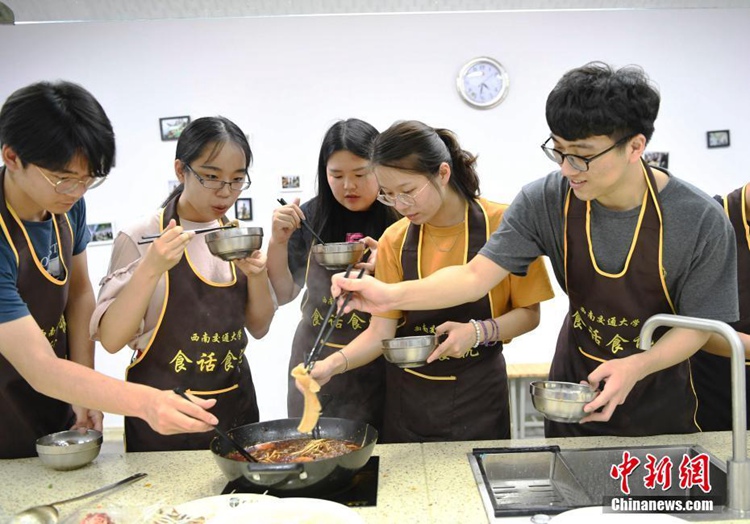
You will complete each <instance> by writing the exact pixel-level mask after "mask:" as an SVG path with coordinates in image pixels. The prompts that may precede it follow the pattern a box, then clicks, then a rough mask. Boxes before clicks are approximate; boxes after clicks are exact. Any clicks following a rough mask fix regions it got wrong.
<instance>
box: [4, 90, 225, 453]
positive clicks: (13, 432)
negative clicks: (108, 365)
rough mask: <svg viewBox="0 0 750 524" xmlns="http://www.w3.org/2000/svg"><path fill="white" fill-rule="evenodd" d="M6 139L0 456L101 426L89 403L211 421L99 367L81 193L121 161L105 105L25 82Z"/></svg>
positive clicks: (161, 421) (165, 426) (9, 107)
mask: <svg viewBox="0 0 750 524" xmlns="http://www.w3.org/2000/svg"><path fill="white" fill-rule="evenodd" d="M0 146H1V147H2V163H3V164H4V165H3V167H0V458H21V457H31V456H35V455H36V450H35V441H36V439H37V438H39V437H41V436H44V435H46V434H48V433H52V432H57V431H62V430H66V429H69V428H71V427H73V428H95V429H98V430H101V429H102V413H101V411H95V410H94V409H88V408H95V409H101V410H104V411H111V412H114V413H121V414H125V415H132V416H138V417H143V418H144V419H145V420H147V421H148V422H149V424H151V425H152V426H153V427H154V428H155V429H157V430H158V431H162V432H165V433H175V432H185V431H208V430H209V429H211V428H210V426H209V425H208V424H209V423H215V422H216V419H215V418H214V417H213V416H212V415H211V414H209V413H207V412H206V411H204V410H203V409H202V408H201V407H199V406H197V405H193V404H191V403H190V402H187V401H186V400H184V399H181V398H179V397H178V396H177V395H175V394H174V393H172V392H162V391H158V390H156V389H153V388H145V387H142V386H134V385H131V384H126V383H125V382H122V381H120V380H115V379H113V378H110V377H107V376H105V375H102V374H100V373H96V372H95V371H93V369H91V368H93V367H94V344H93V342H92V341H91V340H90V339H89V336H88V322H89V319H90V317H91V313H92V311H93V309H94V293H93V290H92V288H91V282H90V281H89V276H88V267H87V261H86V244H87V243H88V241H89V239H90V234H89V232H88V230H87V228H86V205H85V203H84V200H83V195H84V193H85V192H86V191H87V190H88V189H92V188H94V187H96V186H98V185H99V184H101V183H102V182H104V180H105V178H106V176H107V175H108V173H109V171H110V168H111V167H112V164H113V161H114V154H115V142H114V133H113V131H112V126H111V124H110V122H109V119H108V118H107V116H106V114H105V113H104V110H103V109H102V107H101V106H100V105H99V103H98V102H97V101H96V100H95V99H94V97H93V96H92V95H91V94H90V93H89V92H87V91H86V90H84V89H83V88H82V87H80V86H78V85H75V84H71V83H68V82H58V83H54V84H52V83H46V82H42V83H37V84H33V85H30V86H28V87H25V88H22V89H19V90H18V91H16V92H15V93H13V94H12V95H11V96H10V97H9V98H8V100H7V101H6V102H5V104H4V105H3V107H2V109H0ZM56 399H61V400H56ZM68 402H70V404H68ZM198 402H199V404H200V406H202V407H204V408H205V407H210V406H212V405H213V403H212V402H204V401H200V400H198ZM71 404H72V407H71ZM83 406H88V408H86V407H83Z"/></svg>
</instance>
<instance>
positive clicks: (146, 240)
mask: <svg viewBox="0 0 750 524" xmlns="http://www.w3.org/2000/svg"><path fill="white" fill-rule="evenodd" d="M234 227H237V226H236V225H235V224H228V225H226V226H215V227H204V228H203V229H186V230H185V232H188V231H192V232H193V233H195V234H196V235H199V234H201V233H210V232H211V231H219V230H220V229H232V228H234ZM163 234H164V232H162V233H159V234H158V235H143V236H142V237H141V239H140V240H139V241H138V245H143V244H150V243H151V242H153V241H154V240H156V239H157V238H159V237H160V236H162V235H163Z"/></svg>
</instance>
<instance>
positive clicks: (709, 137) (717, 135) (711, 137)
mask: <svg viewBox="0 0 750 524" xmlns="http://www.w3.org/2000/svg"><path fill="white" fill-rule="evenodd" d="M706 145H707V146H708V147H709V148H713V147H729V129H722V130H721V131H709V132H707V133H706Z"/></svg>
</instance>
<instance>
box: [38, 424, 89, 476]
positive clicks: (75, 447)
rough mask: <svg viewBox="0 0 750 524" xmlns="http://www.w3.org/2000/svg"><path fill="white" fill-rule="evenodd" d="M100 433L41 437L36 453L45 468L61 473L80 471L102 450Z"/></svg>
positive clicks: (69, 433) (60, 433) (73, 433)
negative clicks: (79, 469) (72, 470)
mask: <svg viewBox="0 0 750 524" xmlns="http://www.w3.org/2000/svg"><path fill="white" fill-rule="evenodd" d="M102 440H103V439H102V434H101V432H100V431H96V430H93V429H89V430H87V431H86V433H81V432H79V431H78V430H73V429H72V430H69V431H60V432H58V433H50V434H49V435H45V436H43V437H40V438H38V439H37V441H36V452H37V454H38V455H39V458H40V459H41V461H42V464H44V465H45V466H47V467H49V468H52V469H57V470H61V471H68V470H71V469H78V468H80V467H82V466H85V465H86V464H88V463H89V462H91V461H92V460H94V459H95V458H96V457H97V456H98V455H99V451H100V450H101V448H102Z"/></svg>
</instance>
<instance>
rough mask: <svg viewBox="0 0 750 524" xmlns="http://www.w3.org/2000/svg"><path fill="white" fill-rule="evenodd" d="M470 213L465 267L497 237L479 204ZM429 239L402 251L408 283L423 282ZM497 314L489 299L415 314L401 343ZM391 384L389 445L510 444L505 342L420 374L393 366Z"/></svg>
mask: <svg viewBox="0 0 750 524" xmlns="http://www.w3.org/2000/svg"><path fill="white" fill-rule="evenodd" d="M466 209H467V211H466V215H467V216H466V219H465V220H464V224H465V227H466V231H465V238H467V239H468V241H467V242H466V244H467V245H465V246H464V263H467V262H468V261H469V260H471V259H472V258H474V257H475V256H476V254H477V253H478V252H479V250H480V249H481V248H482V246H484V244H485V243H486V242H487V239H488V237H489V234H490V228H489V220H488V217H487V216H486V213H485V211H484V209H482V207H481V206H480V205H479V204H478V203H477V202H474V201H472V202H471V203H470V205H467V208H466ZM424 234H425V233H424V230H423V228H422V227H421V226H417V225H415V224H411V225H410V226H409V228H408V229H407V232H406V238H405V239H404V244H403V247H402V251H401V265H402V267H403V270H404V280H416V279H419V278H423V275H422V274H421V273H422V272H421V268H420V267H419V260H420V259H421V245H422V238H423V235H424ZM492 315H493V313H492V304H491V298H490V296H489V295H485V296H484V297H482V298H480V299H479V300H477V301H476V302H472V303H467V304H461V305H459V306H454V307H450V308H445V309H440V310H436V311H408V312H405V317H406V319H405V322H404V324H403V325H402V326H400V327H399V328H398V330H397V333H396V336H397V337H406V336H414V335H424V334H429V333H434V332H435V328H436V327H437V326H439V325H440V324H442V323H443V322H447V321H453V322H469V320H470V319H472V318H473V319H480V320H483V319H487V318H491V317H492ZM386 384H387V385H386V408H385V422H384V424H383V426H384V428H383V440H382V441H383V442H388V443H393V442H436V441H457V440H485V439H507V438H510V407H509V400H508V375H507V372H506V369H505V358H504V357H503V355H502V344H500V343H498V344H497V345H496V346H489V347H486V346H481V347H477V348H474V349H469V350H468V351H467V352H466V354H465V355H464V356H463V357H462V358H444V359H440V360H437V361H435V362H432V363H430V364H427V365H426V366H422V367H419V368H413V369H401V368H399V367H398V366H395V365H393V364H386Z"/></svg>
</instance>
